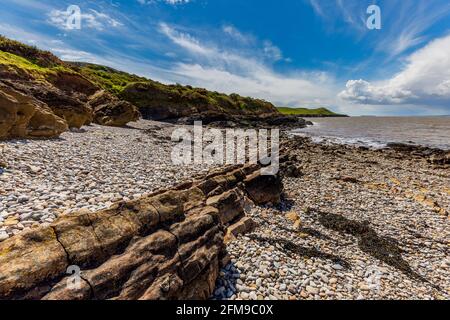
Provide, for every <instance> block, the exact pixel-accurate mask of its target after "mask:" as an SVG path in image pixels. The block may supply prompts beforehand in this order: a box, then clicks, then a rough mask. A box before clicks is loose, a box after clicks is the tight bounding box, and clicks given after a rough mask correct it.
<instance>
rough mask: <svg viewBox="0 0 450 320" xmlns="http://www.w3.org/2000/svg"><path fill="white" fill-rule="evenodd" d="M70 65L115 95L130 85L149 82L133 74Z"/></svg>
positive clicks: (97, 67) (83, 64)
mask: <svg viewBox="0 0 450 320" xmlns="http://www.w3.org/2000/svg"><path fill="white" fill-rule="evenodd" d="M70 64H71V65H73V66H74V68H75V70H77V71H78V72H79V73H81V74H82V75H84V76H85V77H86V78H88V79H89V80H90V81H92V82H93V83H95V84H96V85H98V86H99V87H101V88H103V89H105V90H107V91H109V92H111V93H113V94H115V95H118V94H120V93H121V92H122V91H123V89H124V88H125V87H126V86H127V85H129V84H130V83H136V82H149V81H150V80H147V79H146V78H143V77H139V76H137V75H134V74H129V73H126V72H122V71H118V70H115V69H113V68H109V67H105V66H101V65H96V64H90V63H79V62H70Z"/></svg>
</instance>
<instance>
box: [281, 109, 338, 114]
mask: <svg viewBox="0 0 450 320" xmlns="http://www.w3.org/2000/svg"><path fill="white" fill-rule="evenodd" d="M277 109H278V111H280V112H281V113H282V114H285V115H298V116H338V115H339V114H337V113H334V112H333V111H330V110H328V109H326V108H317V109H308V108H277Z"/></svg>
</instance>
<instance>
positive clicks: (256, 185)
mask: <svg viewBox="0 0 450 320" xmlns="http://www.w3.org/2000/svg"><path fill="white" fill-rule="evenodd" d="M244 184H245V190H246V191H247V193H248V195H249V197H250V199H251V200H252V201H253V202H254V203H255V204H257V205H262V204H268V203H271V204H278V203H279V202H280V197H281V190H282V182H281V178H280V176H279V175H275V176H274V175H261V173H260V172H255V173H254V174H252V175H250V176H249V177H247V178H246V179H245V182H244Z"/></svg>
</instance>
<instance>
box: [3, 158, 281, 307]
mask: <svg viewBox="0 0 450 320" xmlns="http://www.w3.org/2000/svg"><path fill="white" fill-rule="evenodd" d="M258 187H259V188H258ZM258 190H261V191H260V192H259V191H258ZM280 193H281V183H280V182H279V178H278V177H274V176H262V175H260V174H259V168H258V166H244V167H232V168H228V169H225V170H222V171H218V172H215V173H213V174H211V175H209V176H207V177H205V178H202V179H198V180H194V181H192V182H189V183H186V184H183V185H181V186H178V187H175V188H174V189H171V190H167V191H160V192H158V193H155V194H153V195H150V196H147V197H143V198H141V199H138V200H134V201H131V202H122V203H118V204H116V205H115V206H113V207H111V208H110V209H107V210H104V211H100V212H95V213H83V212H80V213H79V214H75V215H70V216H64V217H60V218H59V219H58V220H57V221H55V223H53V224H52V225H50V226H49V227H42V228H39V229H33V230H31V231H28V232H26V233H22V234H19V235H17V236H14V237H12V238H10V239H8V240H6V241H4V242H2V243H0V275H1V276H0V299H45V300H54V299H71V300H72V299H74V300H88V299H118V300H135V299H136V300H137V299H142V300H156V299H207V298H209V297H210V296H211V294H212V292H213V290H214V286H215V281H216V279H217V277H218V273H219V269H220V266H221V261H223V260H224V258H226V250H225V244H224V234H225V233H226V231H227V229H230V230H231V232H232V234H233V235H236V234H237V233H239V232H244V231H245V230H246V229H247V228H246V227H244V225H245V226H247V225H250V224H251V223H250V222H249V221H247V220H248V218H246V217H245V210H244V206H245V202H249V201H250V200H249V199H253V200H254V204H265V203H269V202H271V203H273V202H274V201H277V199H279V198H280ZM71 266H72V267H71ZM77 268H80V270H81V274H80V275H81V278H80V279H79V282H76V281H75V283H74V281H73V279H74V278H73V276H72V275H71V274H69V273H70V270H71V269H72V270H76V269H77Z"/></svg>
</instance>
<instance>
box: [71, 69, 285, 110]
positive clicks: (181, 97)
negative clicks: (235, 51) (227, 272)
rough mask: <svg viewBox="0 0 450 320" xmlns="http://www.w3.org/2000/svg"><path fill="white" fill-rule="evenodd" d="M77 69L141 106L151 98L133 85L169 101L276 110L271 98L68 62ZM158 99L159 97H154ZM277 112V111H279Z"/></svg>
mask: <svg viewBox="0 0 450 320" xmlns="http://www.w3.org/2000/svg"><path fill="white" fill-rule="evenodd" d="M68 64H70V65H71V66H73V67H74V69H75V70H76V71H78V72H79V73H81V74H82V75H84V76H85V77H86V78H88V79H89V80H90V81H92V82H93V83H95V84H97V85H98V86H100V87H101V88H103V89H105V90H107V91H109V92H111V93H113V94H115V95H117V96H119V97H120V98H123V99H125V100H128V101H130V102H131V103H133V104H135V105H136V106H138V107H141V108H144V107H146V106H149V105H151V102H150V101H149V100H150V99H151V97H149V96H147V95H145V94H142V93H141V94H138V95H132V94H131V93H130V92H131V91H133V90H129V89H130V88H131V89H132V88H136V87H142V88H144V90H143V91H145V89H149V90H150V91H151V92H153V93H158V96H162V97H164V98H169V97H170V101H169V100H168V102H178V103H180V104H191V105H197V106H206V105H209V106H215V107H216V108H217V109H218V110H221V111H224V112H226V111H231V110H234V111H238V112H256V111H258V110H265V111H267V110H271V111H272V112H273V111H275V108H274V107H273V105H272V104H270V103H269V102H267V101H264V100H259V99H253V98H248V97H242V96H240V95H237V94H231V95H227V94H224V93H219V92H216V91H209V90H206V89H203V88H194V87H191V86H183V85H180V84H172V85H166V84H163V83H160V82H157V81H153V80H150V79H147V78H144V77H140V76H137V75H134V74H129V73H126V72H122V71H118V70H115V69H113V68H109V67H105V66H101V65H96V64H90V63H80V62H68ZM154 99H155V100H157V98H156V97H155V98H154ZM275 112H276V111H275Z"/></svg>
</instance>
